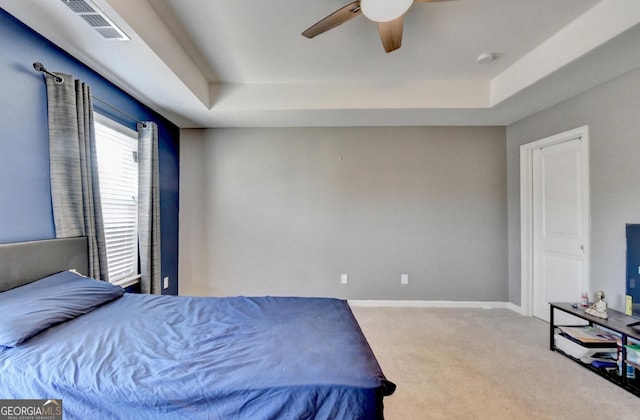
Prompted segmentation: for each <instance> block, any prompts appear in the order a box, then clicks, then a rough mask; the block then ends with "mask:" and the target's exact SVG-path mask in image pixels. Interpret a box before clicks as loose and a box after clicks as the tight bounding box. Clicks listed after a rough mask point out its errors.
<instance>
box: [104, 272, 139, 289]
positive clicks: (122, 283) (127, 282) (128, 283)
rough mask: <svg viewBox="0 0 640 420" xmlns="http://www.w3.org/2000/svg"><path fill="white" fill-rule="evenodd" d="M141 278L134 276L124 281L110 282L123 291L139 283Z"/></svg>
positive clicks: (137, 275)
mask: <svg viewBox="0 0 640 420" xmlns="http://www.w3.org/2000/svg"><path fill="white" fill-rule="evenodd" d="M141 277H142V276H141V275H140V274H136V275H135V276H131V277H127V278H124V279H120V280H116V281H112V282H111V284H115V285H116V286H120V287H122V288H123V289H126V288H127V287H129V286H133V285H134V284H138V283H140V278H141Z"/></svg>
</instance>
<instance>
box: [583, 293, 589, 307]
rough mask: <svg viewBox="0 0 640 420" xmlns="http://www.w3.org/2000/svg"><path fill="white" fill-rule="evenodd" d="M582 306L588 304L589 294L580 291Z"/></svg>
mask: <svg viewBox="0 0 640 420" xmlns="http://www.w3.org/2000/svg"><path fill="white" fill-rule="evenodd" d="M581 300H582V307H583V308H586V307H588V306H589V294H588V293H587V292H582V299H581Z"/></svg>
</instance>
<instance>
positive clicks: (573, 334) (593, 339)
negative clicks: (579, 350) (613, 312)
mask: <svg viewBox="0 0 640 420" xmlns="http://www.w3.org/2000/svg"><path fill="white" fill-rule="evenodd" d="M559 328H560V331H562V333H563V334H564V335H566V336H568V337H569V338H573V339H574V340H576V341H578V342H580V343H582V344H584V345H586V346H589V345H598V346H599V345H613V346H615V345H616V343H617V342H618V337H616V336H615V335H614V334H611V333H609V332H607V331H604V330H602V329H600V328H596V327H591V326H585V327H559Z"/></svg>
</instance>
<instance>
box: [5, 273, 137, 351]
mask: <svg viewBox="0 0 640 420" xmlns="http://www.w3.org/2000/svg"><path fill="white" fill-rule="evenodd" d="M123 293H124V289H123V288H122V287H120V286H116V285H113V284H110V283H107V282H104V281H100V280H95V279H91V278H87V277H84V276H81V275H79V274H77V273H75V272H72V271H63V272H61V273H57V274H53V275H51V276H49V277H45V278H43V279H41V280H38V281H35V282H33V283H29V284H27V285H24V286H20V287H16V288H15V289H11V290H8V291H6V292H2V293H0V346H1V347H15V346H17V345H19V344H20V343H23V342H24V341H26V340H28V339H29V338H31V337H33V336H34V335H36V334H38V333H39V332H41V331H43V330H46V329H47V328H49V327H51V326H53V325H56V324H59V323H61V322H64V321H68V320H70V319H73V318H76V317H78V316H80V315H84V314H86V313H87V312H91V311H92V310H94V309H95V308H97V307H98V306H100V305H102V304H104V303H106V302H109V301H112V300H113V299H116V298H119V297H120V296H122V294H123Z"/></svg>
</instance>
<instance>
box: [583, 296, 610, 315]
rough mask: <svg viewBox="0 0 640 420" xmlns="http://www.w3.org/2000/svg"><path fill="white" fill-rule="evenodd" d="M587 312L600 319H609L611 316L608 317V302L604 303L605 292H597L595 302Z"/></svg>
mask: <svg viewBox="0 0 640 420" xmlns="http://www.w3.org/2000/svg"><path fill="white" fill-rule="evenodd" d="M585 312H586V313H588V314H589V315H593V316H597V317H598V318H603V319H607V318H609V315H607V302H605V301H604V292H603V291H602V290H598V291H597V292H596V299H595V301H594V302H593V304H592V305H591V306H590V307H589V308H588V309H587V310H586V311H585Z"/></svg>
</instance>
